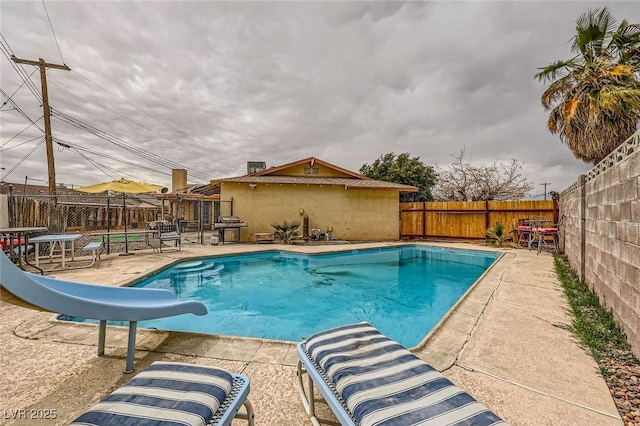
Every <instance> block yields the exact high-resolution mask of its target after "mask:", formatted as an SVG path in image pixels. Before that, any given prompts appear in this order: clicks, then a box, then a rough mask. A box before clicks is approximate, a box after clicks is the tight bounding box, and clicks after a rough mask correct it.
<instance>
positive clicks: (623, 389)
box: [600, 350, 640, 426]
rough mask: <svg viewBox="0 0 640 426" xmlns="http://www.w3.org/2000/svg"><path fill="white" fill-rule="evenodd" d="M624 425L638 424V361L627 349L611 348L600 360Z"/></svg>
mask: <svg viewBox="0 0 640 426" xmlns="http://www.w3.org/2000/svg"><path fill="white" fill-rule="evenodd" d="M600 368H602V369H604V370H606V372H607V373H608V374H606V375H605V380H606V382H607V385H608V386H609V390H610V391H611V395H612V396H613V399H614V401H615V403H616V406H617V407H618V411H619V412H620V415H621V416H622V420H623V421H624V424H625V426H640V361H638V359H637V358H636V357H635V356H634V355H633V354H632V353H631V351H629V350H612V351H609V353H608V354H607V355H606V356H603V358H602V360H601V361H600Z"/></svg>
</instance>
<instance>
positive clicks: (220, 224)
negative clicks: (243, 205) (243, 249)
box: [213, 216, 249, 244]
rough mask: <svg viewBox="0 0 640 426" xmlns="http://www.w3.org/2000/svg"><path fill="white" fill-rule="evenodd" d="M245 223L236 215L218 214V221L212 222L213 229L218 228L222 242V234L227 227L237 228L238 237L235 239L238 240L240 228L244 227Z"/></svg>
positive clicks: (222, 241)
mask: <svg viewBox="0 0 640 426" xmlns="http://www.w3.org/2000/svg"><path fill="white" fill-rule="evenodd" d="M246 226H249V225H247V223H246V222H243V221H241V220H240V218H239V217H238V216H218V221H217V222H215V223H214V224H213V229H214V230H215V229H217V230H219V234H220V242H221V243H222V244H224V234H225V231H226V230H227V229H237V230H238V239H237V240H236V241H235V242H237V243H239V242H240V228H244V227H246Z"/></svg>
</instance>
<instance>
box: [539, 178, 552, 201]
mask: <svg viewBox="0 0 640 426" xmlns="http://www.w3.org/2000/svg"><path fill="white" fill-rule="evenodd" d="M540 185H543V186H544V200H545V201H547V185H551V182H542V183H541V184H540Z"/></svg>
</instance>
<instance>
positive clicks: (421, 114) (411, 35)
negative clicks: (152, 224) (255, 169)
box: [0, 0, 640, 194]
mask: <svg viewBox="0 0 640 426" xmlns="http://www.w3.org/2000/svg"><path fill="white" fill-rule="evenodd" d="M604 4H606V5H607V6H608V7H609V9H610V10H611V12H612V13H613V15H614V16H615V17H616V18H617V19H618V21H621V20H623V19H627V20H629V21H630V22H639V21H640V16H639V15H640V8H639V7H638V4H637V3H635V2H632V1H628V2H582V1H567V2H559V1H540V2H515V1H514V2H506V1H495V2H488V1H473V2H457V1H456V2H444V1H442V2H409V3H402V2H395V1H394V2H379V1H377V2H353V1H344V2H339V1H334V2H295V1H289V2H266V1H262V2H213V1H208V2H195V1H193V2H173V1H166V2H127V1H124V2H110V1H106V2H90V1H81V2H71V1H55V2H54V1H51V0H48V1H46V2H45V5H46V11H48V14H49V18H50V20H51V25H52V26H53V30H54V31H53V32H52V30H51V26H50V24H49V21H48V20H47V14H46V11H45V7H44V6H43V3H42V2H41V1H31V2H26V1H16V2H13V1H6V0H2V1H1V2H0V15H1V32H2V36H3V38H4V39H3V40H2V42H3V45H4V46H5V47H8V48H9V49H10V50H11V53H13V54H15V56H17V57H18V58H23V59H31V60H37V59H38V58H44V59H45V60H46V61H47V62H51V63H66V64H67V65H68V66H69V67H70V68H71V69H72V70H71V71H64V70H57V69H50V70H49V71H48V72H47V79H48V83H49V100H50V104H51V107H52V108H54V109H55V110H56V111H59V112H61V113H63V114H66V117H68V118H66V120H67V121H69V120H70V119H73V120H79V122H81V123H83V124H87V125H90V126H92V127H93V128H96V129H99V130H100V131H103V132H105V133H106V134H107V135H108V136H107V139H109V140H105V139H102V138H99V137H97V136H95V135H92V134H91V133H89V132H87V131H86V130H83V129H81V128H78V127H77V126H72V125H70V124H68V123H67V122H65V121H63V119H62V118H61V117H59V116H57V115H56V116H54V117H53V118H52V128H53V135H54V137H56V138H57V139H58V140H59V141H62V142H63V143H64V144H67V145H69V146H72V147H73V148H65V147H62V146H60V145H56V144H54V151H55V162H56V178H57V179H56V180H57V182H59V183H60V182H63V183H66V184H73V185H88V184H92V183H97V182H102V181H105V180H111V179H112V178H119V177H126V178H133V179H137V180H141V181H147V182H150V183H157V184H162V185H166V186H170V183H171V178H170V173H171V167H172V166H173V167H176V166H180V167H183V168H186V169H187V170H188V171H189V172H188V174H189V182H190V183H198V182H200V183H202V182H206V181H207V180H208V179H215V178H220V177H229V176H237V175H242V174H245V173H246V162H247V161H265V162H266V163H267V166H268V167H271V166H277V165H281V164H284V163H288V162H291V161H296V160H300V159H303V158H306V157H310V156H314V157H317V158H320V159H322V160H325V161H328V162H330V163H334V164H336V165H338V166H341V167H344V168H347V169H350V170H353V171H358V170H359V169H360V167H361V166H362V165H363V164H365V163H372V162H373V161H375V160H376V159H377V158H378V157H379V156H380V155H381V154H385V153H388V152H395V153H397V154H399V153H403V152H408V153H410V154H411V155H412V156H419V157H420V159H421V160H422V161H423V162H424V163H426V164H428V165H438V166H440V167H446V166H447V164H448V163H450V162H451V156H452V155H456V154H458V153H459V152H460V150H461V149H466V152H467V154H468V155H471V156H472V160H473V162H474V163H478V164H490V163H493V162H494V161H495V160H496V159H499V160H500V161H505V162H506V161H509V160H510V159H511V158H516V159H518V160H520V161H523V162H524V163H525V169H526V170H525V173H526V175H527V177H528V178H529V179H530V180H531V181H532V182H533V183H534V184H535V189H534V191H533V194H536V193H537V194H542V193H543V187H542V186H541V185H540V184H541V183H543V182H550V183H551V185H550V186H549V187H548V188H547V190H556V191H562V190H563V189H564V188H566V187H567V186H568V185H570V184H571V183H573V182H574V181H575V180H576V179H577V176H578V175H579V174H580V173H584V172H585V171H587V170H588V169H589V168H590V167H591V166H590V165H589V164H585V163H583V162H582V161H579V160H576V159H575V158H574V157H573V155H572V154H571V152H570V151H569V150H568V148H567V147H566V146H565V145H563V144H562V143H561V142H560V140H559V138H558V137H557V136H554V135H551V134H550V133H549V132H548V131H547V130H546V120H547V113H546V112H545V111H544V110H543V108H542V106H541V105H540V95H541V93H542V91H543V90H544V88H545V86H544V85H543V84H542V83H540V82H537V81H536V80H535V79H534V77H533V76H534V74H535V73H536V72H537V68H539V67H543V66H545V65H548V64H550V63H551V62H553V61H555V60H557V59H566V58H569V57H571V51H570V44H569V42H570V39H571V37H572V36H573V34H574V32H575V21H576V18H577V17H578V16H579V15H580V14H581V13H583V12H585V11H587V10H588V9H589V8H597V7H601V6H602V5H604ZM54 34H55V37H56V38H57V43H58V44H57V45H56V41H55V39H54ZM58 46H59V49H58ZM0 61H1V64H2V67H1V73H2V74H1V83H2V84H1V88H2V90H3V91H4V92H5V93H6V94H7V95H8V96H11V95H12V94H13V93H14V92H15V91H16V90H17V92H16V93H15V95H13V97H12V100H13V101H15V103H16V104H17V105H18V107H19V108H20V110H22V111H23V112H24V113H25V114H26V115H27V116H28V117H29V118H30V119H32V120H34V121H36V122H37V123H36V124H37V125H38V126H39V127H41V128H44V124H43V120H42V107H41V103H39V101H38V100H37V99H36V96H35V95H34V94H33V93H32V92H31V91H29V89H28V88H27V86H26V85H24V86H22V87H21V84H22V80H21V78H20V76H19V75H18V73H17V72H16V70H15V69H14V66H13V65H12V61H10V60H9V59H8V58H7V57H6V56H4V55H3V56H2V57H0ZM23 69H24V71H25V72H26V73H27V75H31V74H32V73H33V72H34V71H35V70H36V68H35V67H33V66H28V65H27V66H23ZM31 80H32V81H33V83H34V85H35V87H36V88H37V89H38V90H39V89H40V78H39V73H38V72H37V71H36V72H35V73H33V74H32V75H31ZM6 100H7V99H6V97H4V95H3V96H2V102H5V101H6ZM69 117H70V118H69ZM0 120H1V121H0V124H1V126H0V145H1V146H2V148H0V149H1V150H2V151H1V152H0V167H2V168H3V169H4V170H0V178H1V177H2V176H5V175H6V174H7V173H8V172H10V171H11V169H13V168H14V167H16V165H17V164H19V163H20V161H21V160H23V159H24V161H23V162H22V163H21V164H20V166H19V167H17V168H16V169H15V171H13V172H11V173H10V174H9V176H8V177H6V178H5V180H6V181H8V182H20V183H24V180H25V176H28V177H29V183H32V184H38V183H41V184H44V185H46V183H45V182H46V179H47V168H46V152H45V145H44V144H42V145H40V146H39V147H37V146H38V143H40V141H41V140H42V137H39V136H41V135H42V133H41V132H40V131H39V130H37V129H36V128H35V126H31V127H30V128H28V129H27V130H26V131H24V132H23V133H22V134H21V135H19V136H17V137H15V136H16V135H17V134H18V133H19V132H21V131H22V130H23V129H25V128H26V127H27V126H29V124H30V123H29V121H27V118H25V117H24V116H23V115H21V114H20V113H19V111H17V110H16V109H15V108H14V107H13V105H12V104H6V105H4V106H3V107H2V110H1V111H0ZM14 137H15V138H14ZM11 138H14V139H12V140H10V139H11ZM33 138H36V139H34V140H32V141H30V140H31V139H33ZM113 142H117V143H119V144H127V145H129V146H132V147H134V149H138V150H142V152H143V153H144V154H145V155H148V153H152V154H154V155H156V156H158V157H159V158H160V160H159V161H160V163H161V164H158V163H154V162H152V161H149V160H148V159H145V158H143V157H140V156H137V155H135V154H134V153H132V152H130V151H128V150H125V149H123V148H121V147H118V146H117V145H116V144H114V143H113ZM36 147H37V148H36ZM34 148H35V151H33V153H31V155H28V154H29V152H30V151H32V150H33V149H34ZM79 153H81V154H82V155H83V156H81V155H80V154H79ZM27 155H28V156H27ZM109 157H111V158H116V159H121V160H123V161H125V162H126V163H123V162H121V161H117V160H113V159H111V158H109ZM25 158H26V159H25ZM169 161H171V162H172V163H169ZM130 163H133V164H130ZM38 179H39V180H42V181H44V182H39V181H38Z"/></svg>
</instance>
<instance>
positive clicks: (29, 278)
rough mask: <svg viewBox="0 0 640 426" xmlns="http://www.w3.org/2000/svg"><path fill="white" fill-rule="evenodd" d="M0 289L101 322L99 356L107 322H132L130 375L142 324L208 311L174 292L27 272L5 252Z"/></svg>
mask: <svg viewBox="0 0 640 426" xmlns="http://www.w3.org/2000/svg"><path fill="white" fill-rule="evenodd" d="M0 286H2V287H4V288H5V289H6V290H7V291H9V293H11V294H13V295H14V296H16V297H18V298H20V299H22V300H24V301H25V302H29V303H31V304H32V305H35V306H37V307H39V308H42V309H45V310H47V311H51V312H58V313H60V314H64V315H69V316H72V317H79V318H86V319H96V320H99V321H100V326H99V329H98V356H100V355H104V346H105V335H106V330H107V321H128V322H129V340H128V347H127V366H126V369H125V372H126V373H130V372H132V371H133V360H134V351H135V345H136V328H137V324H138V321H143V320H150V319H156V318H164V317H171V316H174V315H182V314H195V315H206V314H207V312H208V311H207V307H206V306H205V305H204V304H203V303H200V302H197V301H193V300H191V301H189V300H184V301H183V300H179V299H178V298H177V297H176V295H175V294H174V293H173V292H172V291H170V290H164V289H150V288H133V287H110V286H102V285H94V284H83V283H77V282H72V281H66V280H61V279H56V278H51V277H45V276H42V275H36V274H32V273H29V272H25V271H23V270H22V269H20V268H18V267H17V266H16V265H14V264H13V262H11V261H10V260H9V258H7V256H6V255H5V254H4V253H2V254H0Z"/></svg>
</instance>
